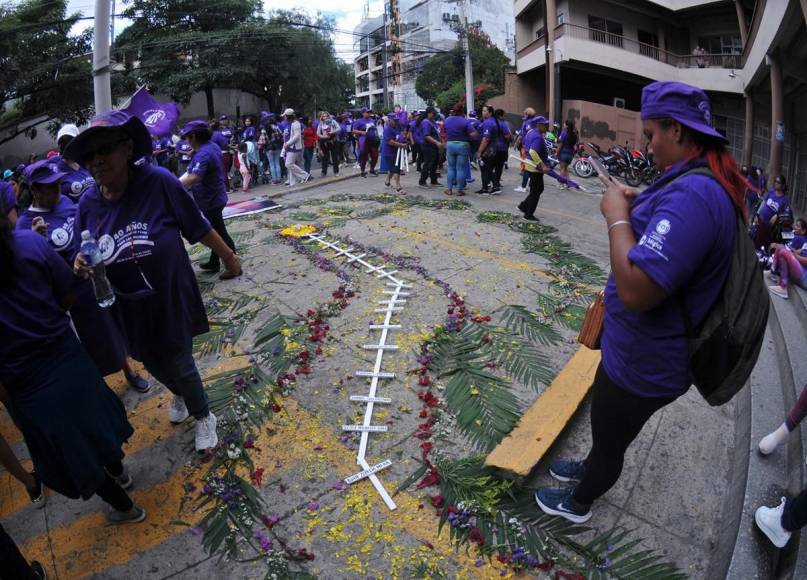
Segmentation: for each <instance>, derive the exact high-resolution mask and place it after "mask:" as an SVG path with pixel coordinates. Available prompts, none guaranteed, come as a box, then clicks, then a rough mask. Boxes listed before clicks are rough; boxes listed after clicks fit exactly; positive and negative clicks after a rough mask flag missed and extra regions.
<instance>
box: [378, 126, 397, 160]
mask: <svg viewBox="0 0 807 580" xmlns="http://www.w3.org/2000/svg"><path fill="white" fill-rule="evenodd" d="M399 133H400V129H399V128H398V127H393V126H392V123H387V124H386V125H384V136H383V137H382V139H381V155H382V156H384V157H395V156H396V155H397V154H398V147H395V146H394V145H390V144H389V142H390V141H397V140H398V135H399Z"/></svg>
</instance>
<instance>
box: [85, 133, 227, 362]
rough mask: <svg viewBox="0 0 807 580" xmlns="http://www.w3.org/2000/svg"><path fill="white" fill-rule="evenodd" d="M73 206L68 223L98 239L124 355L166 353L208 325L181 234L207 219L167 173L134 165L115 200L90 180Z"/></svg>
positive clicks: (203, 227)
mask: <svg viewBox="0 0 807 580" xmlns="http://www.w3.org/2000/svg"><path fill="white" fill-rule="evenodd" d="M214 147H215V146H214ZM78 209H79V211H78V215H77V218H76V222H77V223H76V228H75V230H76V231H77V232H80V231H82V230H89V231H90V232H92V233H93V234H94V235H95V237H96V239H97V240H98V245H99V247H100V249H101V255H102V256H103V257H104V261H105V263H106V273H107V276H108V277H109V279H110V281H111V282H112V285H113V286H114V287H115V290H116V295H117V297H118V300H117V302H116V305H119V307H120V310H121V313H122V316H123V321H124V327H125V330H126V335H127V336H128V338H129V341H130V345H129V352H130V353H131V354H132V356H134V357H135V358H138V359H139V360H142V357H143V355H144V354H148V353H151V354H160V353H162V354H165V353H174V352H177V351H179V350H181V349H185V348H188V345H189V343H190V341H191V340H192V339H193V337H194V336H196V335H198V334H203V333H205V332H207V331H208V324H207V313H206V312H205V307H204V304H203V302H202V296H201V294H200V292H199V286H198V285H197V284H196V276H195V275H194V273H193V269H192V268H191V262H190V259H189V258H188V254H187V252H186V251H185V245H184V243H183V242H182V238H183V237H184V238H185V239H186V240H188V242H190V243H192V244H195V243H197V242H198V241H199V240H200V239H201V238H203V237H204V236H205V235H206V234H207V233H208V232H209V231H210V229H211V228H210V223H209V222H208V221H207V220H206V219H205V217H204V216H203V215H202V214H201V212H200V211H199V207H198V206H197V205H196V203H195V202H194V201H193V198H192V197H191V196H190V194H188V193H187V192H186V191H185V189H184V188H183V187H182V184H181V183H180V182H179V180H178V179H177V178H176V177H175V176H174V175H173V174H172V173H170V172H168V171H167V170H165V169H163V168H159V167H148V166H144V167H140V168H138V169H136V170H134V171H133V172H132V176H131V179H130V181H129V185H128V187H127V188H126V193H125V194H124V195H123V197H121V198H120V199H119V200H117V201H115V202H111V201H109V200H106V199H104V197H103V196H101V194H100V193H99V192H98V190H97V189H96V188H95V187H93V188H91V189H90V190H89V191H87V193H86V194H84V197H82V198H81V201H80V202H79V205H78ZM135 258H136V261H135ZM141 270H142V275H141ZM144 278H145V279H144ZM146 281H148V284H150V285H151V287H152V288H153V289H154V292H149V291H148V284H147V283H146Z"/></svg>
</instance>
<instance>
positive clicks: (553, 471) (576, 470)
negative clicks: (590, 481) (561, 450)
mask: <svg viewBox="0 0 807 580" xmlns="http://www.w3.org/2000/svg"><path fill="white" fill-rule="evenodd" d="M585 474H586V466H585V465H583V462H582V461H553V462H552V463H551V465H550V466H549V475H551V476H552V477H554V478H555V479H557V480H558V481H562V482H563V483H569V482H571V483H580V482H581V481H583V476H584V475H585Z"/></svg>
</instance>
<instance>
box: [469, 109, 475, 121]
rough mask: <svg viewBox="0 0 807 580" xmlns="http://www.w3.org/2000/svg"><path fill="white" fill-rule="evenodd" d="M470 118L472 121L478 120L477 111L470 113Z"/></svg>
mask: <svg viewBox="0 0 807 580" xmlns="http://www.w3.org/2000/svg"><path fill="white" fill-rule="evenodd" d="M468 116H469V117H471V118H472V119H476V111H471V112H470V113H468Z"/></svg>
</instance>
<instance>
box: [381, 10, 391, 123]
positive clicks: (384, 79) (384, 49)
mask: <svg viewBox="0 0 807 580" xmlns="http://www.w3.org/2000/svg"><path fill="white" fill-rule="evenodd" d="M387 37H388V34H387V2H386V0H384V46H383V47H382V49H381V53H382V55H383V58H384V65H383V67H382V69H381V80H382V82H383V83H384V85H383V86H384V97H383V98H384V107H383V109H384V111H386V110H387V109H389V101H388V100H387V99H388V97H389V86H388V85H389V83H388V82H387ZM384 111H382V112H384Z"/></svg>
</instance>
